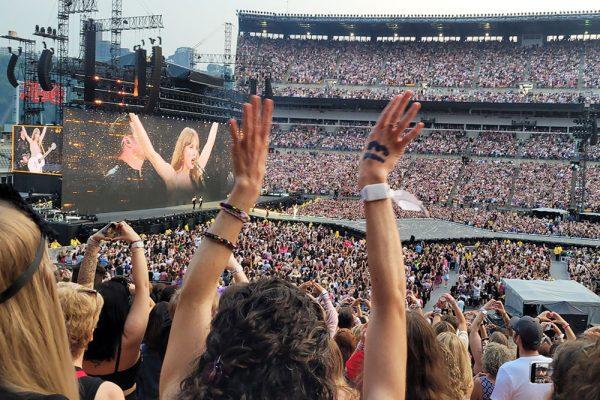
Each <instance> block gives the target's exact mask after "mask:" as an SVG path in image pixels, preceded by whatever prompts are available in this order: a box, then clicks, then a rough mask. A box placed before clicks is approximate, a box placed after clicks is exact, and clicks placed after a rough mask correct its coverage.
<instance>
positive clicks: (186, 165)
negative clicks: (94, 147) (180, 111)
mask: <svg viewBox="0 0 600 400" xmlns="http://www.w3.org/2000/svg"><path fill="white" fill-rule="evenodd" d="M129 117H130V119H131V129H132V132H133V134H134V137H135V139H136V140H137V142H138V143H139V145H140V146H141V147H142V149H143V151H144V154H145V155H146V158H147V159H148V160H149V161H150V163H152V166H153V167H154V169H155V170H156V172H157V173H158V175H160V177H161V178H162V179H163V181H164V182H165V185H166V186H167V190H169V191H176V190H192V189H194V188H196V187H198V186H199V185H200V183H202V179H203V175H204V167H205V166H206V164H207V163H208V159H209V158H210V154H211V152H212V147H213V145H214V141H215V136H216V133H217V128H218V125H217V124H213V127H212V128H211V131H210V134H209V137H208V141H207V143H206V146H205V147H204V149H203V150H202V155H200V154H199V148H200V137H199V136H198V132H196V131H195V130H194V129H192V128H184V129H183V130H182V131H181V133H180V134H179V138H178V139H177V143H176V144H175V149H174V150H173V156H172V158H171V163H170V164H169V163H167V162H166V161H165V160H164V158H162V156H161V155H160V154H158V153H157V152H156V150H154V146H153V145H152V142H151V141H150V138H149V137H148V133H147V132H146V129H145V128H144V126H143V125H142V122H141V121H140V119H139V118H138V116H137V115H135V114H129Z"/></svg>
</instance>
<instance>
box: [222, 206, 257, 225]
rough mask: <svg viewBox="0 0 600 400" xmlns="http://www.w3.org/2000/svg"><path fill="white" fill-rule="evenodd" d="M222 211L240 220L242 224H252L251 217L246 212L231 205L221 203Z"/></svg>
mask: <svg viewBox="0 0 600 400" xmlns="http://www.w3.org/2000/svg"><path fill="white" fill-rule="evenodd" d="M219 205H220V206H221V210H223V211H225V212H226V213H227V214H229V215H231V216H232V217H235V218H237V219H239V220H240V221H242V222H250V216H249V215H248V213H247V212H245V211H244V210H241V209H239V208H237V207H236V206H234V205H232V204H229V203H224V202H223V203H220V204H219Z"/></svg>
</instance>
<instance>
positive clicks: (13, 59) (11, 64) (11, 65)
mask: <svg viewBox="0 0 600 400" xmlns="http://www.w3.org/2000/svg"><path fill="white" fill-rule="evenodd" d="M18 60H19V56H18V55H16V54H11V55H10V60H9V61H8V66H7V67H6V77H7V78H8V82H9V83H10V84H11V85H12V87H15V88H16V87H17V86H19V82H18V81H17V77H16V76H15V68H16V67H17V61H18Z"/></svg>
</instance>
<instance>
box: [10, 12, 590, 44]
mask: <svg viewBox="0 0 600 400" xmlns="http://www.w3.org/2000/svg"><path fill="white" fill-rule="evenodd" d="M97 1H98V8H99V11H98V12H97V13H95V16H94V17H95V18H108V17H110V11H111V0H97ZM57 3H58V2H57V1H56V0H0V15H1V16H2V18H1V19H0V33H1V34H6V33H7V32H8V31H9V30H15V31H16V32H17V33H18V34H19V36H22V37H29V38H35V37H34V36H31V33H32V32H33V31H34V26H35V25H36V24H39V25H40V26H53V27H56V12H57ZM599 5H600V4H599V3H598V1H597V0H571V1H568V2H567V1H566V0H502V1H493V2H492V1H490V0H487V1H486V0H452V1H450V0H421V1H418V2H408V1H401V0H380V1H366V0H345V1H343V2H342V1H332V0H237V1H234V0H212V1H207V0H123V16H138V15H149V14H162V15H163V23H164V26H165V28H164V29H161V30H160V31H158V30H153V31H129V32H123V35H122V44H123V47H128V48H132V47H133V46H134V45H135V44H139V43H140V40H141V39H147V38H148V37H156V36H161V37H162V38H163V54H166V55H170V54H172V53H173V52H174V51H175V49H176V48H177V47H182V46H189V47H195V46H197V51H198V52H200V53H223V43H224V33H223V31H224V24H225V22H231V23H233V24H234V25H233V29H234V36H235V32H237V17H236V10H255V11H271V12H295V13H315V14H361V13H362V14H466V13H501V12H536V11H563V10H569V11H577V10H594V9H599V8H600V7H599ZM70 31H71V32H70V33H71V34H70V38H71V39H70V46H69V47H70V55H76V54H77V49H78V46H79V35H78V31H79V16H78V15H75V16H72V17H71V23H70ZM105 39H109V37H108V36H105ZM147 42H148V40H146V43H147ZM6 45H8V43H7V41H6V40H5V39H0V46H2V47H4V46H6ZM38 46H40V47H41V41H39V44H38ZM49 46H50V45H49ZM234 46H235V38H234ZM52 47H55V46H52ZM38 48H39V47H38Z"/></svg>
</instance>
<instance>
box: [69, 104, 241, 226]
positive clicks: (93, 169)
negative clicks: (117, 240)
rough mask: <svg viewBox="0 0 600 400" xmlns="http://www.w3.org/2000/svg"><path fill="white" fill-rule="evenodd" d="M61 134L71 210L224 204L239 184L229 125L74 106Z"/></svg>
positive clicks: (88, 211)
mask: <svg viewBox="0 0 600 400" xmlns="http://www.w3.org/2000/svg"><path fill="white" fill-rule="evenodd" d="M63 134H64V146H63V147H64V171H63V183H62V202H63V209H65V210H78V211H79V212H81V213H87V214H92V213H93V214H95V213H102V212H111V211H126V210H136V209H149V208H162V207H168V206H176V205H184V204H186V205H189V204H191V199H192V197H194V196H197V197H198V196H200V197H202V200H203V201H204V202H208V201H215V200H222V199H225V198H226V196H227V194H228V193H229V192H230V190H231V187H232V185H233V172H232V163H231V156H230V143H231V137H230V135H229V131H228V127H227V126H226V125H224V124H217V123H206V122H201V121H196V120H183V119H176V118H173V117H171V118H167V117H161V116H155V115H136V114H127V113H118V112H109V111H93V110H82V109H75V108H73V109H66V110H65V122H64V130H63ZM190 208H191V207H190ZM157 216H159V215H157ZM160 216H162V214H161V215H160Z"/></svg>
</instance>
